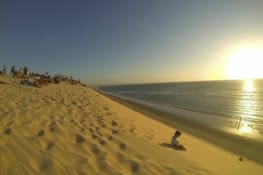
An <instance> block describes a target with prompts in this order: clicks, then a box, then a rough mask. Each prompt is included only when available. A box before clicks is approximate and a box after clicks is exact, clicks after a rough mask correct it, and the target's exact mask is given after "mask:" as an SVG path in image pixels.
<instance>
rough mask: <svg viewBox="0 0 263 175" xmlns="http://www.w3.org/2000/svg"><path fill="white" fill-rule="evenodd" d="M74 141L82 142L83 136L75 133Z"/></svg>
mask: <svg viewBox="0 0 263 175" xmlns="http://www.w3.org/2000/svg"><path fill="white" fill-rule="evenodd" d="M75 141H76V143H84V142H85V138H84V137H83V136H82V135H80V134H77V135H76V140H75Z"/></svg>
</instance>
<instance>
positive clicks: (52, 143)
mask: <svg viewBox="0 0 263 175" xmlns="http://www.w3.org/2000/svg"><path fill="white" fill-rule="evenodd" d="M54 145H55V143H54V142H48V144H47V148H46V149H47V150H50V149H51V148H52V147H53V146H54Z"/></svg>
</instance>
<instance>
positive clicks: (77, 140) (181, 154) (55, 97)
mask: <svg viewBox="0 0 263 175" xmlns="http://www.w3.org/2000/svg"><path fill="white" fill-rule="evenodd" d="M1 80H2V81H4V82H7V83H6V84H0V101H1V105H0V125H1V129H2V130H1V133H0V174H8V175H9V174H10V175H11V174H29V175H30V174H32V175H33V174H63V175H64V174H70V175H75V174H76V175H83V174H114V175H115V174H143V175H145V174H153V175H154V174H171V175H172V174H247V173H249V174H261V172H263V167H262V166H261V165H258V164H256V163H255V162H252V161H248V160H244V161H243V162H240V161H238V156H237V155H233V154H231V153H229V152H227V151H224V150H221V149H220V148H218V147H216V146H215V145H211V144H208V143H206V142H204V141H202V140H200V139H198V138H195V137H193V136H191V135H188V134H183V136H182V138H181V142H182V143H183V144H184V145H185V146H186V148H187V151H186V152H185V151H177V150H173V149H170V148H168V147H166V146H163V145H162V144H163V143H169V142H170V137H171V135H172V134H173V132H174V128H170V127H168V126H166V125H164V124H161V123H159V122H157V121H155V120H153V119H151V118H148V117H146V116H144V115H142V114H140V113H138V112H136V111H134V110H132V109H129V108H127V107H125V106H122V105H120V104H119V103H117V102H115V101H112V100H111V99H108V98H107V97H105V96H103V95H101V94H99V93H97V92H96V91H94V90H92V89H90V88H86V87H82V86H73V85H70V84H68V83H61V84H49V85H48V86H45V87H43V88H33V87H27V86H24V85H20V84H19V82H18V81H14V80H13V79H8V78H1ZM164 145H165V144H164Z"/></svg>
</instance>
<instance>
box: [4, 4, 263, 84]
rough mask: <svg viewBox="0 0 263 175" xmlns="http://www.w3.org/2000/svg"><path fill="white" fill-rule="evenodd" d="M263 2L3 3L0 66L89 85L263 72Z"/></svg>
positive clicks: (261, 75)
mask: <svg viewBox="0 0 263 175" xmlns="http://www.w3.org/2000/svg"><path fill="white" fill-rule="evenodd" d="M262 7H263V1H259V0H254V1H245V0H244V1H242V0H240V1H235V0H232V1H216V2H214V1H213V2H212V1H206V0H205V1H188V0H187V1H180V0H175V1H155V0H151V1H149V0H143V1H125V2H123V1H119V0H117V1H111V2H109V1H78V2H73V1H63V3H61V2H59V1H41V2H36V1H23V2H22V1H1V2H0V25H1V28H0V38H1V39H0V60H1V61H0V64H1V65H0V66H2V65H7V66H9V68H10V66H12V65H16V66H17V67H20V66H27V67H28V68H29V71H33V72H40V73H45V72H49V73H50V74H55V73H62V74H66V75H68V76H71V75H72V76H73V77H74V78H76V79H81V80H82V81H83V82H86V83H87V84H90V85H108V84H134V83H136V84H137V83H154V82H156V83H159V82H182V81H184V82H185V81H208V80H227V79H250V78H263V73H261V71H260V70H263V61H262V60H263V56H262V55H263V54H262V53H263V51H262V50H263V36H262V31H263V22H262V17H263V10H262Z"/></svg>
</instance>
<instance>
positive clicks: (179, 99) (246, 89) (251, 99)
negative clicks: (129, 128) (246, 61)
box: [98, 79, 263, 139]
mask: <svg viewBox="0 0 263 175" xmlns="http://www.w3.org/2000/svg"><path fill="white" fill-rule="evenodd" d="M98 89H99V90H100V91H102V92H104V93H107V94H109V95H113V96H117V97H119V98H122V99H124V100H129V101H133V102H136V103H141V104H143V105H146V106H149V107H152V108H154V109H157V110H160V111H164V112H168V113H171V114H174V116H175V117H182V118H185V119H188V120H189V121H191V122H194V123H198V124H201V125H204V126H206V127H212V128H215V129H218V130H220V131H224V132H230V133H232V134H236V135H239V136H242V137H249V138H252V139H261V138H263V137H262V136H263V79H258V80H227V81H204V82H181V83H156V84H136V85H118V86H103V87H99V88H98Z"/></svg>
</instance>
